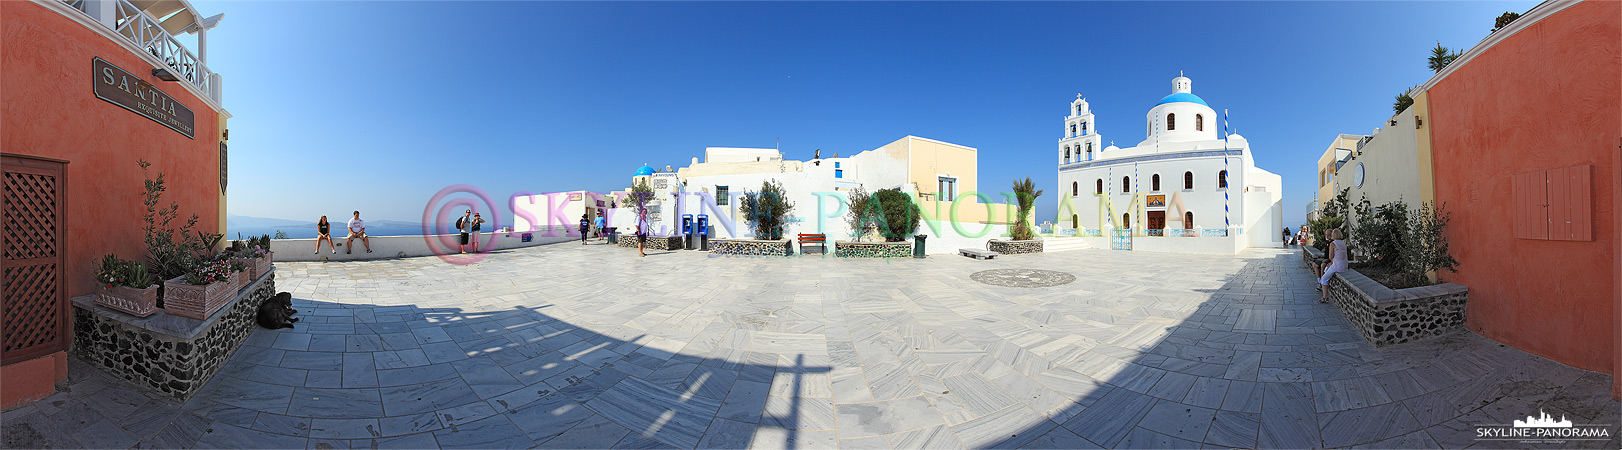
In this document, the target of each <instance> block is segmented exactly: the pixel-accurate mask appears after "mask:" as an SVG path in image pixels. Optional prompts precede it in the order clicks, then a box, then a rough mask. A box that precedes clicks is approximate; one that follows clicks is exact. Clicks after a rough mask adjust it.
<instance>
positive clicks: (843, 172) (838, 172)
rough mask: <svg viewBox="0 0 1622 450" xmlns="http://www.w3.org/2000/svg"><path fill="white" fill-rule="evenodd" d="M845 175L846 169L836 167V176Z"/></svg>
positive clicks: (842, 176)
mask: <svg viewBox="0 0 1622 450" xmlns="http://www.w3.org/2000/svg"><path fill="white" fill-rule="evenodd" d="M844 177H845V170H844V169H834V178H844Z"/></svg>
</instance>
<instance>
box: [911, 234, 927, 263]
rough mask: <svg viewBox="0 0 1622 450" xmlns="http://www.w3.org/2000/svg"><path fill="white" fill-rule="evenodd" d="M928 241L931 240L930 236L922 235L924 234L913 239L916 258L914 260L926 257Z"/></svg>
mask: <svg viewBox="0 0 1622 450" xmlns="http://www.w3.org/2000/svg"><path fill="white" fill-rule="evenodd" d="M927 239H929V236H926V235H922V234H920V235H915V236H913V237H912V257H914V258H922V257H924V241H925V240H927Z"/></svg>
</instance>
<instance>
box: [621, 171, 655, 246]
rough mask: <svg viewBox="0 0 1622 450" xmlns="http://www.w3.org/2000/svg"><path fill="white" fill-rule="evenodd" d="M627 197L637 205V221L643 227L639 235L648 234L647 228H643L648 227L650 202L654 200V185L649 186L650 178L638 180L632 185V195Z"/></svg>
mask: <svg viewBox="0 0 1622 450" xmlns="http://www.w3.org/2000/svg"><path fill="white" fill-rule="evenodd" d="M626 199H627V200H630V201H631V205H633V206H635V207H636V208H635V209H636V223H637V225H641V227H639V228H638V229H639V230H641V231H640V232H639V235H638V237H641V236H642V235H646V234H647V230H643V229H642V228H647V227H648V223H647V217H648V203H650V202H652V201H653V187H651V186H648V180H642V181H638V182H637V183H636V184H635V185H633V186H631V195H630V196H628V197H626Z"/></svg>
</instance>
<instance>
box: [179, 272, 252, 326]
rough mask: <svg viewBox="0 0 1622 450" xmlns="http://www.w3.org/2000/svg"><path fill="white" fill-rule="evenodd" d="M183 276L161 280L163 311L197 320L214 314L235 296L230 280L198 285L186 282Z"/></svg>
mask: <svg viewBox="0 0 1622 450" xmlns="http://www.w3.org/2000/svg"><path fill="white" fill-rule="evenodd" d="M185 280H186V279H185V277H177V278H175V279H173V280H169V281H165V282H163V312H166V313H169V314H171V315H176V316H180V317H187V318H192V319H197V320H203V319H207V318H208V316H211V315H214V313H215V312H217V311H219V310H220V308H222V307H224V306H225V304H226V303H228V302H230V301H231V299H232V298H234V297H235V294H236V290H235V289H232V283H231V280H229V279H227V280H223V281H217V282H214V283H213V284H208V285H203V286H198V285H193V284H186V281H185Z"/></svg>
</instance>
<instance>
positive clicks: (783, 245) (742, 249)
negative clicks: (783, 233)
mask: <svg viewBox="0 0 1622 450" xmlns="http://www.w3.org/2000/svg"><path fill="white" fill-rule="evenodd" d="M793 253H794V248H793V246H792V245H791V244H790V243H789V241H788V240H775V241H771V240H765V241H763V240H752V239H711V240H710V254H715V255H739V256H789V255H791V254H793Z"/></svg>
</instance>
